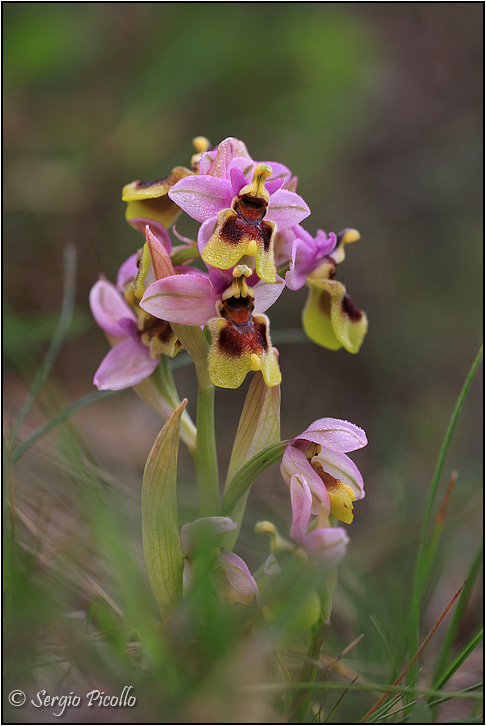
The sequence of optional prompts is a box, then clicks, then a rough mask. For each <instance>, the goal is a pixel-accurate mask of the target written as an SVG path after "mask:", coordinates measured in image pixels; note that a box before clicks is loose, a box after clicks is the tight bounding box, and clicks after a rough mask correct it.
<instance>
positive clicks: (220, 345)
mask: <svg viewBox="0 0 486 726" xmlns="http://www.w3.org/2000/svg"><path fill="white" fill-rule="evenodd" d="M283 288H284V282H283V280H281V279H280V278H279V280H278V281H276V282H275V283H273V284H268V283H265V282H263V281H262V280H260V279H259V278H258V276H257V275H256V274H255V273H253V274H252V272H251V270H250V269H249V268H248V267H247V266H246V265H237V266H236V267H234V268H233V269H232V270H227V271H223V270H217V269H214V268H210V269H209V271H208V273H207V274H204V273H202V272H200V273H197V274H194V273H192V274H185V275H184V274H181V275H173V276H170V277H165V278H163V279H161V280H157V281H156V282H154V283H153V284H152V285H150V286H149V287H148V288H147V290H146V291H145V294H144V296H143V298H142V300H141V302H140V305H141V307H142V308H143V309H144V310H146V311H147V312H149V313H151V314H152V315H155V316H156V317H158V318H163V319H165V320H169V321H170V322H173V323H180V324H182V325H198V326H203V325H206V324H207V326H208V328H209V330H210V332H211V337H212V344H211V348H210V351H209V364H208V365H209V374H210V376H211V380H212V382H213V383H214V384H215V385H217V386H220V387H223V388H237V387H238V386H240V385H241V383H242V382H243V380H244V378H245V376H246V375H247V373H249V372H250V371H256V370H261V371H262V374H263V377H264V379H265V383H266V384H267V386H276V385H278V384H279V383H280V381H281V374H280V369H279V366H278V360H277V353H276V350H275V349H274V348H273V347H272V345H271V341H270V333H269V328H270V323H269V320H268V318H267V316H266V315H263V312H264V311H265V310H267V309H268V308H269V307H270V306H271V305H272V304H273V303H274V302H275V300H276V299H277V298H278V296H279V295H280V293H281V292H282V290H283Z"/></svg>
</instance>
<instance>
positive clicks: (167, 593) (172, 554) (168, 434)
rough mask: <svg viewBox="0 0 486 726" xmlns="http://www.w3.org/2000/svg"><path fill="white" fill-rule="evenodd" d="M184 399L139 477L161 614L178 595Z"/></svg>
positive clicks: (147, 548)
mask: <svg viewBox="0 0 486 726" xmlns="http://www.w3.org/2000/svg"><path fill="white" fill-rule="evenodd" d="M186 404H187V399H184V400H183V401H182V403H181V404H179V406H177V408H176V409H175V410H174V411H173V413H172V415H171V416H170V418H169V419H168V421H167V423H166V424H165V426H164V427H163V429H162V431H161V432H160V433H159V435H158V436H157V438H156V440H155V443H154V445H153V447H152V451H151V452H150V454H149V457H148V459H147V463H146V465H145V471H144V474H143V487H142V534H143V551H144V555H145V562H146V564H147V570H148V575H149V579H150V584H151V585H152V590H153V591H154V595H155V598H156V600H157V603H158V605H159V608H160V610H161V612H163V611H164V610H165V609H166V608H167V606H168V605H170V603H172V602H173V601H174V600H175V599H176V598H178V597H180V596H181V595H182V571H183V555H182V549H181V539H180V528H179V521H178V514H177V454H178V451H179V427H180V421H181V416H182V412H183V411H184V409H185V407H186Z"/></svg>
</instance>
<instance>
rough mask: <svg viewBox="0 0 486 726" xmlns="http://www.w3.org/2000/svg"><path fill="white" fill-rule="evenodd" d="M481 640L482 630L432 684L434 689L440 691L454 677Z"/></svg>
mask: <svg viewBox="0 0 486 726" xmlns="http://www.w3.org/2000/svg"><path fill="white" fill-rule="evenodd" d="M482 639H483V629H482V628H481V630H480V631H479V633H477V634H476V635H475V636H474V638H473V639H472V640H471V641H470V642H469V643H468V644H467V645H466V647H465V648H463V650H462V651H461V652H460V653H459V655H458V656H457V657H456V658H455V659H454V661H453V662H452V663H451V664H450V666H449V668H448V669H447V670H446V671H445V673H443V674H442V676H441V677H440V678H439V679H438V680H437V681H436V682H435V683H434V688H435V689H436V690H440V689H441V688H443V687H444V686H445V684H446V683H447V681H448V680H449V679H450V678H451V677H452V676H453V675H454V673H455V672H456V671H457V669H458V668H460V666H461V665H462V664H463V663H464V661H465V660H466V658H468V657H469V656H470V655H471V653H472V652H473V650H475V648H477V647H478V645H479V644H480V643H481V641H482Z"/></svg>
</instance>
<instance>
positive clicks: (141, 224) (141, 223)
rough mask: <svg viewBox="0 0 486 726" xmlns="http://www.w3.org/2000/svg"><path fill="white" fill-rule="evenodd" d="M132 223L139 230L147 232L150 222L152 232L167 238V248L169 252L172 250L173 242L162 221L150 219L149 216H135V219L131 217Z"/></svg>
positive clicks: (164, 238) (143, 232)
mask: <svg viewBox="0 0 486 726" xmlns="http://www.w3.org/2000/svg"><path fill="white" fill-rule="evenodd" d="M130 224H131V225H132V227H135V229H138V231H139V232H142V234H145V228H146V227H147V224H149V225H150V228H151V230H152V232H153V233H154V234H156V235H158V236H159V237H160V238H161V239H163V240H165V246H166V248H167V250H168V251H169V252H170V251H171V249H172V242H171V241H170V237H169V235H168V233H167V230H166V228H165V227H164V225H163V224H161V222H156V221H155V219H149V218H148V217H133V219H130Z"/></svg>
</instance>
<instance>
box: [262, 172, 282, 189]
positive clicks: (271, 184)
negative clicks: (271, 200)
mask: <svg viewBox="0 0 486 726" xmlns="http://www.w3.org/2000/svg"><path fill="white" fill-rule="evenodd" d="M272 168H273V167H272ZM283 184H284V179H270V180H269V181H267V182H265V189H266V190H267V192H268V193H269V194H275V192H276V191H278V189H280V187H282V186H283Z"/></svg>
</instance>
